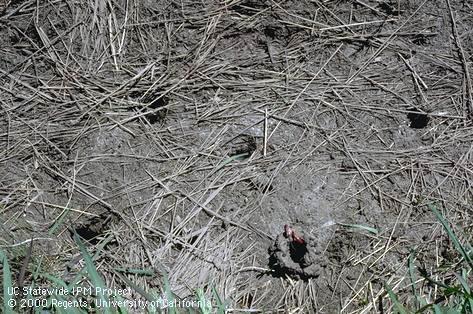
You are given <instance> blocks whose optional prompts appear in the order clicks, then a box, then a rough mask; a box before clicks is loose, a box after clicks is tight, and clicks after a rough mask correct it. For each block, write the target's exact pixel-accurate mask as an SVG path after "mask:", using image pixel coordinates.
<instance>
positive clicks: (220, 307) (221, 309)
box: [212, 287, 226, 314]
mask: <svg viewBox="0 0 473 314" xmlns="http://www.w3.org/2000/svg"><path fill="white" fill-rule="evenodd" d="M212 292H213V295H214V298H215V300H217V314H225V311H226V305H225V302H224V301H223V300H222V298H221V297H220V295H219V294H218V292H217V289H215V287H213V288H212Z"/></svg>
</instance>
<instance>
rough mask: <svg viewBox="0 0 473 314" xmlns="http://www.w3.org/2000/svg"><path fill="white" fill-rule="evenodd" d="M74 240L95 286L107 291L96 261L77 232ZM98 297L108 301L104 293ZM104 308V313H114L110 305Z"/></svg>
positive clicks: (104, 301)
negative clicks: (95, 263)
mask: <svg viewBox="0 0 473 314" xmlns="http://www.w3.org/2000/svg"><path fill="white" fill-rule="evenodd" d="M74 240H75V242H76V243H77V245H78V246H79V249H80V251H81V253H82V257H83V258H84V262H85V267H86V269H87V273H88V277H89V279H90V281H92V284H93V285H94V287H95V288H101V291H105V289H106V288H105V282H104V281H103V280H102V277H100V275H99V273H98V272H97V269H96V268H95V265H94V262H93V261H92V257H91V256H90V254H89V253H88V252H87V249H86V248H85V245H84V243H82V241H81V240H80V238H79V235H78V234H77V233H74ZM97 297H98V298H100V300H101V301H102V302H103V303H107V302H108V298H107V296H106V295H105V294H104V293H99V294H98V296H97ZM102 309H103V313H106V314H112V312H111V310H110V309H109V308H108V307H104V308H102Z"/></svg>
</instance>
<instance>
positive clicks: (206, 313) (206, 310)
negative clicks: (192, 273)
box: [196, 288, 212, 314]
mask: <svg viewBox="0 0 473 314" xmlns="http://www.w3.org/2000/svg"><path fill="white" fill-rule="evenodd" d="M196 294H197V301H198V302H199V307H200V311H201V313H202V314H211V313H212V304H211V303H210V301H209V300H207V299H206V298H205V295H204V291H203V290H202V288H199V289H197V293H196Z"/></svg>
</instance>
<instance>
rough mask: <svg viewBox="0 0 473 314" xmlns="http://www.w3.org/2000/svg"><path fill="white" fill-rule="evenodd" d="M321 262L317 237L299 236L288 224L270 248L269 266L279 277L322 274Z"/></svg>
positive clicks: (312, 276) (304, 278)
mask: <svg viewBox="0 0 473 314" xmlns="http://www.w3.org/2000/svg"><path fill="white" fill-rule="evenodd" d="M288 230H289V232H288ZM321 262H322V258H321V256H320V251H319V250H318V249H317V245H316V241H315V239H314V238H312V237H308V236H304V235H301V236H297V235H296V234H295V232H294V231H293V230H292V229H290V227H287V226H286V228H285V232H284V233H283V234H280V235H279V236H278V237H277V238H276V241H275V242H274V244H273V245H272V246H271V247H270V248H269V267H270V268H271V269H272V270H274V271H275V275H276V276H278V277H285V276H289V277H291V278H295V279H302V280H307V279H309V278H316V277H318V276H319V274H320V269H321V264H322V263H321Z"/></svg>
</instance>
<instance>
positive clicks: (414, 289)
mask: <svg viewBox="0 0 473 314" xmlns="http://www.w3.org/2000/svg"><path fill="white" fill-rule="evenodd" d="M415 254H416V253H415V251H414V250H411V253H410V254H409V258H408V260H407V265H408V269H409V280H410V281H411V287H412V294H413V295H414V297H415V305H414V306H415V308H416V309H418V308H419V307H420V306H421V305H420V297H419V295H418V294H417V287H416V281H417V276H416V273H415V269H414V267H415V266H414V256H415Z"/></svg>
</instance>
